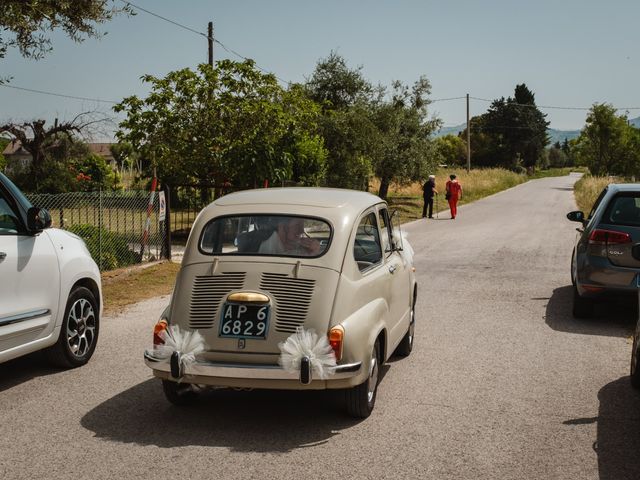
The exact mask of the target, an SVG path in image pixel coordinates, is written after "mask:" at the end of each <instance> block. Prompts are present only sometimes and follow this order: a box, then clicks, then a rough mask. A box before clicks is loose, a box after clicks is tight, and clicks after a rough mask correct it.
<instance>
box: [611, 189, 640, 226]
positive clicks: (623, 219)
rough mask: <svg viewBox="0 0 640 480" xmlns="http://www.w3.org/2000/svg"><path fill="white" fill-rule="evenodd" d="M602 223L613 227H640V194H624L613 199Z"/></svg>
mask: <svg viewBox="0 0 640 480" xmlns="http://www.w3.org/2000/svg"><path fill="white" fill-rule="evenodd" d="M602 221H603V222H604V223H608V224H612V225H629V226H634V227H640V192H638V193H635V192H634V193H624V194H619V195H616V196H615V197H613V199H612V200H611V202H610V203H609V205H608V206H607V210H606V211H605V213H604V217H603V219H602Z"/></svg>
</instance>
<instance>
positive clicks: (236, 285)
mask: <svg viewBox="0 0 640 480" xmlns="http://www.w3.org/2000/svg"><path fill="white" fill-rule="evenodd" d="M246 275H247V274H246V273H244V272H227V273H221V274H219V275H198V276H196V279H195V281H194V282H193V290H192V291H191V308H190V310H189V327H190V328H194V329H195V328H199V329H202V328H213V324H214V323H215V321H216V319H217V315H218V308H220V302H221V301H222V299H223V298H224V297H226V296H227V295H228V294H229V293H230V292H232V291H233V290H241V289H242V287H243V286H244V279H245V277H246Z"/></svg>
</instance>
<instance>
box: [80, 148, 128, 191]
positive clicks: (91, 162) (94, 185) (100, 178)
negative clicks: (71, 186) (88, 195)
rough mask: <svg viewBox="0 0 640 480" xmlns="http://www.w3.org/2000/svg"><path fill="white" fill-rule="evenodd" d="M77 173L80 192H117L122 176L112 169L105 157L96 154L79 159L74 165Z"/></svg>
mask: <svg viewBox="0 0 640 480" xmlns="http://www.w3.org/2000/svg"><path fill="white" fill-rule="evenodd" d="M72 166H73V169H74V170H75V172H76V173H77V175H76V181H77V184H78V186H79V188H78V190H80V191H85V192H94V191H97V190H100V189H106V190H115V189H117V188H118V184H119V183H120V176H119V175H118V174H117V173H116V172H114V171H113V170H112V169H111V166H110V165H109V164H108V163H107V161H106V160H105V159H104V157H101V156H100V155H97V154H95V153H90V154H88V155H86V156H83V157H80V158H78V159H77V160H76V161H75V162H74V163H73V165H72Z"/></svg>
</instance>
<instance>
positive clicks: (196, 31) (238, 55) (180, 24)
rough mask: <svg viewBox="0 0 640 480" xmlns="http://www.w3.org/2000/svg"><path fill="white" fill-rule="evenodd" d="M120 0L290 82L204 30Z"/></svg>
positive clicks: (289, 83) (283, 80) (284, 81)
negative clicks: (201, 37)
mask: <svg viewBox="0 0 640 480" xmlns="http://www.w3.org/2000/svg"><path fill="white" fill-rule="evenodd" d="M120 1H121V2H122V3H125V4H127V5H130V6H132V7H133V8H136V9H138V10H140V11H142V12H145V13H148V14H149V15H152V16H154V17H156V18H159V19H161V20H164V21H165V22H169V23H171V24H173V25H175V26H177V27H180V28H183V29H185V30H188V31H189V32H191V33H195V34H196V35H200V36H203V37H204V38H206V39H208V40H211V41H212V42H215V43H217V44H218V45H220V46H221V47H222V48H223V49H224V50H226V51H227V52H228V53H231V54H232V55H235V56H237V57H239V58H242V59H243V60H245V61H251V62H253V64H254V65H255V67H256V68H257V69H258V70H260V71H261V72H262V73H266V74H268V75H273V76H274V77H275V78H277V79H278V80H280V81H281V82H282V83H285V84H287V85H291V82H290V81H288V80H285V79H283V78H281V77H279V76H278V75H276V74H275V73H273V72H271V71H269V70H267V69H265V68H262V67H261V66H260V65H258V64H257V63H256V62H255V60H253V59H252V58H248V57H245V56H244V55H241V54H240V53H238V52H236V51H235V50H233V49H231V48H229V47H227V46H226V45H225V44H224V43H222V42H221V41H219V40H216V39H215V38H212V37H209V35H207V34H206V33H204V32H200V31H198V30H196V29H195V28H191V27H188V26H186V25H183V24H182V23H179V22H176V21H175V20H171V19H170V18H167V17H163V16H162V15H159V14H157V13H155V12H152V11H151V10H147V9H146V8H142V7H139V6H138V5H136V4H134V3H131V2H129V1H127V0H120Z"/></svg>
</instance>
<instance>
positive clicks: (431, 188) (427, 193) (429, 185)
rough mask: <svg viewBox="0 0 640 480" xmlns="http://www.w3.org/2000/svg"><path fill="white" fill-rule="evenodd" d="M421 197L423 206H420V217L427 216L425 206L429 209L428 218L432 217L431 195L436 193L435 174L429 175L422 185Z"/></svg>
mask: <svg viewBox="0 0 640 480" xmlns="http://www.w3.org/2000/svg"><path fill="white" fill-rule="evenodd" d="M422 192H423V193H422V198H423V199H424V206H423V207H422V218H425V217H426V216H427V207H428V210H429V218H433V196H434V195H437V194H438V191H437V190H436V176H435V175H429V180H427V181H426V182H425V184H424V185H423V187H422Z"/></svg>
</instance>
